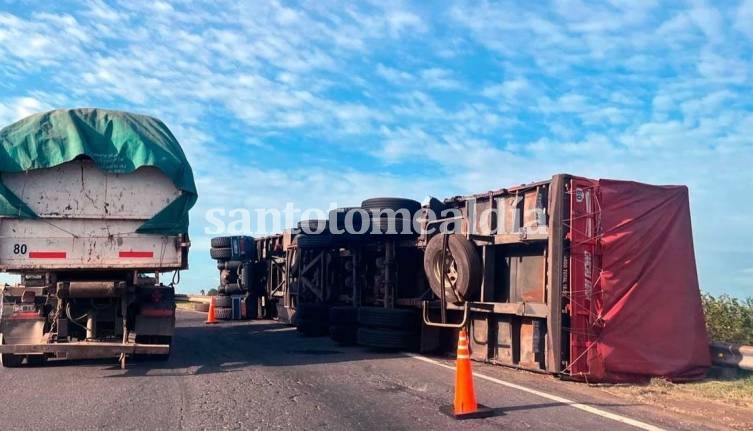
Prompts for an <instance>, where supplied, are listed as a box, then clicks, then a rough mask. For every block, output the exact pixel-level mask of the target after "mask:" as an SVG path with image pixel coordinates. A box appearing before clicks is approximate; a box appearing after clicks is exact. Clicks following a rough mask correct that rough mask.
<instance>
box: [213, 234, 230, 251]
mask: <svg viewBox="0 0 753 431" xmlns="http://www.w3.org/2000/svg"><path fill="white" fill-rule="evenodd" d="M230 238H232V237H230V236H218V237H216V238H212V239H211V241H210V242H209V244H210V245H211V246H212V248H230Z"/></svg>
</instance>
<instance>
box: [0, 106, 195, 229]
mask: <svg viewBox="0 0 753 431" xmlns="http://www.w3.org/2000/svg"><path fill="white" fill-rule="evenodd" d="M79 156H86V157H89V158H90V159H92V160H93V161H94V163H95V164H96V165H97V166H98V167H99V168H100V169H102V170H103V171H106V172H111V173H130V172H133V171H135V170H136V169H138V168H140V167H142V166H153V167H155V168H157V169H159V170H160V171H162V172H163V173H164V174H165V175H167V176H168V177H169V178H170V179H171V180H172V181H173V183H174V184H175V186H176V187H177V188H178V189H179V190H181V191H182V192H183V193H182V194H181V196H180V197H179V198H178V199H176V200H175V201H173V202H172V203H170V204H169V205H168V206H167V207H165V208H164V209H163V210H161V211H160V212H159V213H157V214H156V215H155V216H154V217H153V218H151V219H150V220H148V221H146V222H145V223H144V224H143V225H142V226H141V227H140V228H139V229H138V232H140V233H162V234H171V235H172V234H179V233H185V232H187V231H188V210H189V209H191V207H192V206H193V205H194V203H195V202H196V198H197V194H196V185H195V184H194V180H193V172H192V171H191V166H190V165H189V164H188V161H187V160H186V156H185V154H183V150H182V149H181V148H180V144H178V141H177V140H176V139H175V137H174V136H173V134H172V133H171V132H170V130H169V129H168V128H167V126H165V124H164V123H162V122H161V121H159V120H157V119H155V118H151V117H147V116H144V115H136V114H129V113H126V112H118V111H108V110H104V109H59V110H55V111H50V112H46V113H42V114H35V115H32V116H30V117H27V118H25V119H23V120H20V121H18V122H16V123H13V124H11V125H10V126H7V127H5V128H4V129H2V130H0V172H25V171H29V170H34V169H44V168H51V167H53V166H57V165H60V164H63V163H66V162H69V161H71V160H74V159H76V158H77V157H79ZM0 215H2V216H8V217H18V218H35V217H36V214H34V212H33V211H32V210H31V209H30V208H29V207H28V206H27V205H26V204H25V203H23V202H22V201H21V200H20V199H19V198H18V196H16V195H14V194H13V193H12V192H11V191H10V190H8V188H7V187H5V186H4V185H3V184H2V183H0Z"/></svg>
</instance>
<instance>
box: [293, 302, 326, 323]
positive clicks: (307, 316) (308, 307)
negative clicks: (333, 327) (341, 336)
mask: <svg viewBox="0 0 753 431" xmlns="http://www.w3.org/2000/svg"><path fill="white" fill-rule="evenodd" d="M295 320H296V325H298V322H302V323H303V322H318V323H323V324H325V325H324V326H325V328H326V327H327V326H328V325H329V305H327V304H322V303H314V302H304V303H302V304H298V307H296V309H295Z"/></svg>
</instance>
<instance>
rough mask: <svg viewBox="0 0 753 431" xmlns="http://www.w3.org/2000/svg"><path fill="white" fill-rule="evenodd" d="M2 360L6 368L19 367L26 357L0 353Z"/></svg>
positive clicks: (0, 359)
mask: <svg viewBox="0 0 753 431" xmlns="http://www.w3.org/2000/svg"><path fill="white" fill-rule="evenodd" d="M0 361H2V363H3V367H4V368H18V367H20V366H21V363H22V362H23V361H24V357H23V356H19V355H14V354H12V353H2V354H0Z"/></svg>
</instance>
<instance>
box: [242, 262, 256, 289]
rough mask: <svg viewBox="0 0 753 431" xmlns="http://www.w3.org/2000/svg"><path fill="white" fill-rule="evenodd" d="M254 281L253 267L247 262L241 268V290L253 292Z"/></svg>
mask: <svg viewBox="0 0 753 431" xmlns="http://www.w3.org/2000/svg"><path fill="white" fill-rule="evenodd" d="M252 281H253V267H252V264H251V263H250V262H246V263H244V264H243V266H242V267H241V276H240V279H239V284H240V286H241V288H243V289H246V290H247V291H251V282H252Z"/></svg>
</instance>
